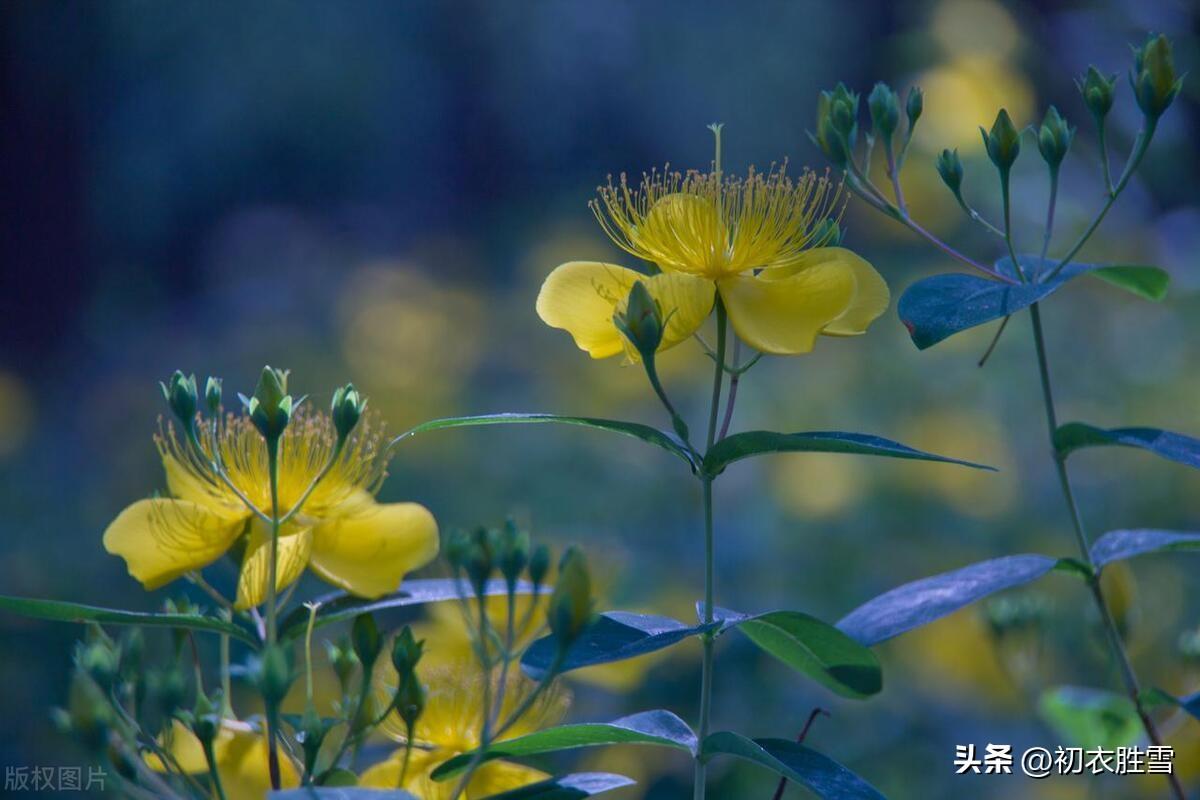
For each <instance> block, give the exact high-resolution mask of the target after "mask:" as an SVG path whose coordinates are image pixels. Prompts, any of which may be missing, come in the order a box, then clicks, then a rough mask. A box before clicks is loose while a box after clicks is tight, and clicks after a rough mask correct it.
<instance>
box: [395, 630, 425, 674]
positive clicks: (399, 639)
mask: <svg viewBox="0 0 1200 800" xmlns="http://www.w3.org/2000/svg"><path fill="white" fill-rule="evenodd" d="M424 653H425V642H424V641H420V642H418V641H417V640H416V638H415V637H414V636H413V632H412V628H410V627H409V626H407V625H405V626H404V627H403V628H401V629H400V632H399V633H398V634H396V637H395V638H394V639H393V640H392V666H393V667H395V668H396V672H397V673H398V674H399V675H400V677H401V678H403V677H404V676H405V675H411V674H412V673H413V671H414V670H415V669H416V668H417V664H418V663H419V662H420V661H421V656H422V655H424Z"/></svg>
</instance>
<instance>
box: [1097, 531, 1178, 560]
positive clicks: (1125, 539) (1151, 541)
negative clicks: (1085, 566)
mask: <svg viewBox="0 0 1200 800" xmlns="http://www.w3.org/2000/svg"><path fill="white" fill-rule="evenodd" d="M1198 548H1200V533H1177V532H1175V531H1160V530H1153V529H1138V530H1130V531H1109V532H1108V533H1106V534H1104V535H1103V536H1101V537H1100V538H1099V539H1097V540H1096V541H1095V542H1093V543H1092V563H1094V564H1095V565H1096V568H1097V569H1099V568H1101V567H1103V566H1105V565H1106V564H1111V563H1112V562H1114V561H1121V560H1123V559H1126V558H1133V557H1134V556H1140V555H1145V554H1146V553H1162V552H1166V551H1170V550H1196V549H1198Z"/></svg>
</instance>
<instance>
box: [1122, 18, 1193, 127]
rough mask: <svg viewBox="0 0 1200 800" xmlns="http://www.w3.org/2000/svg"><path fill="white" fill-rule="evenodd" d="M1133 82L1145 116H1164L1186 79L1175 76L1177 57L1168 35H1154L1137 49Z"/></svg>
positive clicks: (1134, 90)
mask: <svg viewBox="0 0 1200 800" xmlns="http://www.w3.org/2000/svg"><path fill="white" fill-rule="evenodd" d="M1129 82H1130V83H1131V84H1132V85H1133V94H1134V97H1136V98H1137V103H1138V106H1139V107H1140V108H1141V109H1142V113H1143V114H1145V115H1146V117H1147V118H1148V119H1151V120H1157V119H1158V118H1159V117H1161V116H1162V113H1163V112H1164V111H1166V110H1167V108H1168V107H1169V106H1170V105H1171V103H1172V102H1173V101H1174V100H1175V96H1176V95H1178V94H1179V89H1180V87H1182V85H1183V79H1182V78H1180V77H1178V76H1177V75H1176V74H1175V58H1174V56H1173V55H1172V53H1171V42H1170V40H1169V39H1167V37H1166V36H1163V35H1162V34H1159V35H1158V36H1152V37H1150V38H1149V39H1147V40H1146V43H1145V44H1143V45H1142V46H1141V47H1140V48H1138V49H1136V50H1134V52H1133V72H1131V73H1130V74H1129Z"/></svg>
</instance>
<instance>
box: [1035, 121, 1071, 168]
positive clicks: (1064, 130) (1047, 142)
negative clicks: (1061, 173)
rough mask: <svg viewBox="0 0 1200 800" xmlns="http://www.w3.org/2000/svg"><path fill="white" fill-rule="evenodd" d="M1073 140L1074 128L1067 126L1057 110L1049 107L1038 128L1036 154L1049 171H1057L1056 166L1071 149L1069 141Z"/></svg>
mask: <svg viewBox="0 0 1200 800" xmlns="http://www.w3.org/2000/svg"><path fill="white" fill-rule="evenodd" d="M1074 138H1075V128H1074V127H1073V126H1071V125H1068V124H1067V121H1066V120H1065V119H1063V118H1062V115H1061V114H1059V113H1058V109H1057V108H1055V107H1054V106H1050V108H1048V109H1047V110H1046V116H1045V118H1044V119H1042V126H1041V127H1040V128H1038V152H1040V153H1041V154H1042V159H1043V160H1044V161H1045V162H1046V163H1047V164H1048V165H1049V166H1050V169H1052V170H1056V169H1058V165H1059V164H1061V163H1062V160H1063V158H1065V157H1066V155H1067V150H1069V149H1071V141H1072V140H1073V139H1074Z"/></svg>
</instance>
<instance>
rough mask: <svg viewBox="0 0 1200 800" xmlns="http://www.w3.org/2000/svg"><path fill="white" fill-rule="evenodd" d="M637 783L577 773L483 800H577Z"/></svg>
mask: <svg viewBox="0 0 1200 800" xmlns="http://www.w3.org/2000/svg"><path fill="white" fill-rule="evenodd" d="M635 783H637V781H634V780H632V779H630V778H626V777H625V776H624V775H613V774H611V773H608V772H577V773H574V774H572V775H563V776H562V777H560V778H551V779H550V780H547V781H541V782H539V783H533V784H530V785H529V786H522V787H521V788H520V789H512V790H510V791H507V792H501V793H500V794H493V795H488V796H487V797H485V798H484V800H578V798H580V797H592V796H593V795H597V794H604V793H605V792H611V791H612V790H613V789H620V788H622V787H624V786H633V785H634V784H635Z"/></svg>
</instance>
